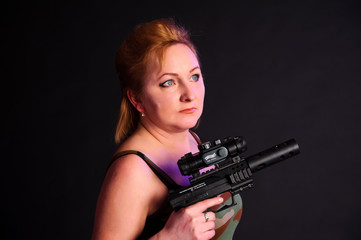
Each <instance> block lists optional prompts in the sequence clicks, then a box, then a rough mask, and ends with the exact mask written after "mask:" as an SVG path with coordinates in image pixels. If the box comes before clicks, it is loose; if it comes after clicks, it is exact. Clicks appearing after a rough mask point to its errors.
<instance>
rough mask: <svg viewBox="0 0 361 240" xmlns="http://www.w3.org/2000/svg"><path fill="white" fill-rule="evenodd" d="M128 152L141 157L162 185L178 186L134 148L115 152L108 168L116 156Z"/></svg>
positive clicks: (118, 156) (171, 187)
mask: <svg viewBox="0 0 361 240" xmlns="http://www.w3.org/2000/svg"><path fill="white" fill-rule="evenodd" d="M128 154H135V155H138V156H139V157H140V158H141V159H143V160H144V161H145V163H146V164H147V165H148V166H149V167H150V169H152V171H153V172H154V174H155V175H157V177H158V178H159V179H160V180H161V181H162V182H163V183H164V185H166V186H167V188H168V189H177V188H179V187H180V186H179V185H178V184H177V183H176V182H175V181H174V180H173V179H172V178H171V177H170V176H169V175H168V174H167V173H165V172H164V171H163V170H162V169H161V168H160V167H158V166H157V165H156V164H155V163H154V162H153V161H152V160H150V159H149V158H148V157H147V156H146V155H145V154H143V153H142V152H139V151H136V150H126V151H122V152H118V153H116V154H115V155H114V156H113V158H112V160H111V162H110V164H109V166H108V168H109V167H110V165H111V164H112V163H113V162H114V161H115V160H117V159H118V158H120V157H123V156H125V155H128Z"/></svg>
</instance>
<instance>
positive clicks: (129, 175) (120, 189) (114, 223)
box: [93, 154, 155, 239]
mask: <svg viewBox="0 0 361 240" xmlns="http://www.w3.org/2000/svg"><path fill="white" fill-rule="evenodd" d="M154 185H155V183H154V174H153V173H152V171H151V170H150V169H149V167H148V166H147V165H146V163H145V162H144V161H143V160H142V159H140V158H139V157H138V156H137V155H133V154H131V155H126V156H123V157H121V159H119V160H117V161H116V162H114V163H113V164H112V166H111V167H110V168H109V169H108V171H107V174H106V176H105V179H104V182H103V186H102V189H101V192H100V195H99V199H98V203H97V209H96V215H95V222H94V232H93V239H98V238H99V239H120V238H121V239H134V238H136V236H138V235H139V234H140V233H141V231H142V229H143V228H144V223H145V220H146V218H147V215H148V212H149V209H150V208H151V203H152V199H153V198H154V193H155V191H154V189H155V186H154Z"/></svg>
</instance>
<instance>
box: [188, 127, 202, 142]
mask: <svg viewBox="0 0 361 240" xmlns="http://www.w3.org/2000/svg"><path fill="white" fill-rule="evenodd" d="M189 132H190V134H192V136H193V137H194V139H195V140H196V142H197V143H198V144H201V143H202V142H201V139H200V138H199V137H198V135H197V134H196V133H195V132H193V131H191V130H189Z"/></svg>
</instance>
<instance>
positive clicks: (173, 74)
mask: <svg viewBox="0 0 361 240" xmlns="http://www.w3.org/2000/svg"><path fill="white" fill-rule="evenodd" d="M197 68H198V69H199V66H196V67H194V68H192V69H191V70H190V71H189V72H190V73H191V72H193V71H194V70H196V69H197ZM165 75H171V76H178V73H163V74H162V75H160V76H159V77H158V79H161V78H162V77H163V76H165Z"/></svg>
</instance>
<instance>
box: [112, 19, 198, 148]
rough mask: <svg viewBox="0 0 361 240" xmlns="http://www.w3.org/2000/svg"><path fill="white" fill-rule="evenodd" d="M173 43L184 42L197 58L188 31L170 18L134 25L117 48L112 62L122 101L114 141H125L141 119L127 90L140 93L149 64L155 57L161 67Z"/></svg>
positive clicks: (137, 94) (136, 93)
mask: <svg viewBox="0 0 361 240" xmlns="http://www.w3.org/2000/svg"><path fill="white" fill-rule="evenodd" d="M176 43H182V44H185V45H187V46H188V47H189V48H190V49H191V50H192V51H193V52H194V54H195V55H196V56H197V57H198V54H197V50H196V48H195V46H194V44H193V43H192V42H191V40H190V35H189V33H188V31H187V30H185V29H184V28H183V27H182V26H180V25H178V24H176V23H175V21H174V20H173V19H158V20H154V21H151V22H148V23H144V24H140V25H138V26H136V27H135V28H134V30H133V32H132V33H131V34H129V35H128V37H127V38H126V39H125V41H124V42H123V43H122V45H121V46H120V48H119V49H118V51H117V53H116V60H115V63H116V70H117V73H118V76H119V79H120V83H121V88H122V101H121V104H120V113H119V119H118V123H117V127H116V132H115V142H116V143H117V144H119V143H121V142H122V141H123V140H125V139H126V138H127V137H128V136H129V135H130V134H131V133H132V132H133V131H134V130H135V128H136V127H137V126H138V123H139V121H140V117H139V112H138V111H137V109H136V108H135V107H134V106H133V105H132V103H131V102H130V100H129V98H128V94H127V92H128V90H131V91H132V92H133V93H134V94H135V95H136V96H139V95H140V94H141V93H142V89H143V86H144V79H145V75H146V73H147V66H148V63H149V62H150V61H154V60H155V61H156V64H157V65H158V67H161V64H162V59H163V54H164V51H165V50H166V49H167V48H168V47H169V46H171V45H174V44H176Z"/></svg>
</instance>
